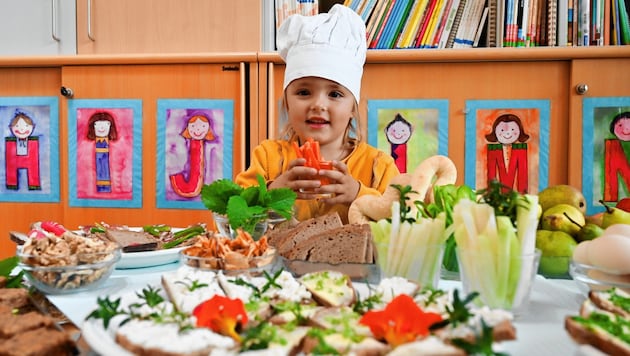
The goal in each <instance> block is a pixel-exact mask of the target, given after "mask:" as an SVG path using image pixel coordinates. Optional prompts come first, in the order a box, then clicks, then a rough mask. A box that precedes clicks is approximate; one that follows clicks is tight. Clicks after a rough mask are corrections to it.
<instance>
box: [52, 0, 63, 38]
mask: <svg viewBox="0 0 630 356" xmlns="http://www.w3.org/2000/svg"><path fill="white" fill-rule="evenodd" d="M52 38H53V40H55V41H57V42H59V41H61V39H60V38H59V34H58V33H57V1H56V0H52Z"/></svg>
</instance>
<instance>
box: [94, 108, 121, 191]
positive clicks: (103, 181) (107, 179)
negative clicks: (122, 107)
mask: <svg viewBox="0 0 630 356" xmlns="http://www.w3.org/2000/svg"><path fill="white" fill-rule="evenodd" d="M87 125H88V133H87V138H88V140H92V141H94V153H95V157H94V166H95V167H94V168H95V170H96V191H97V192H99V193H110V192H111V191H112V179H111V170H110V164H109V146H110V143H113V142H114V141H116V140H117V139H118V131H117V130H116V120H115V119H114V117H113V116H112V114H111V113H109V112H107V111H99V112H95V113H94V114H92V116H90V119H89V120H88V124H87Z"/></svg>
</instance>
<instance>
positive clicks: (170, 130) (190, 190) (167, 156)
mask: <svg viewBox="0 0 630 356" xmlns="http://www.w3.org/2000/svg"><path fill="white" fill-rule="evenodd" d="M233 122H234V102H233V101H232V100H211V99H160V100H158V137H157V141H158V154H157V158H158V162H157V167H158V188H157V189H158V193H157V196H158V198H157V199H158V202H157V205H158V208H185V209H205V206H204V205H203V204H202V203H201V197H200V194H201V188H202V187H203V185H204V184H208V183H211V182H212V181H215V180H217V179H220V178H231V177H232V147H233V144H232V141H233V130H232V127H233Z"/></svg>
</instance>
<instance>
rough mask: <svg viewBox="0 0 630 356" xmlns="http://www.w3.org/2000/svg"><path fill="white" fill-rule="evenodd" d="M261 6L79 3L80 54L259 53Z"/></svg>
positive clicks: (245, 0) (118, 0)
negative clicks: (89, 7)
mask: <svg viewBox="0 0 630 356" xmlns="http://www.w3.org/2000/svg"><path fill="white" fill-rule="evenodd" d="M88 1H89V2H90V4H91V11H89V10H88ZM261 3H262V2H261V1H252V0H213V1H207V0H134V1H128V0H80V1H77V52H78V53H79V54H94V53H101V54H103V53H193V52H195V53H200V52H230V51H258V50H260V48H261V42H262V34H261V32H262V30H261V29H262V25H261V23H262V16H261V13H262V10H261V6H262V5H261ZM88 13H90V15H91V19H89V18H88ZM88 32H90V34H91V36H88ZM90 37H91V38H90Z"/></svg>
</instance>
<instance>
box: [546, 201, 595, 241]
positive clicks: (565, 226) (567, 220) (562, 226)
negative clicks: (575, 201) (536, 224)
mask: <svg viewBox="0 0 630 356" xmlns="http://www.w3.org/2000/svg"><path fill="white" fill-rule="evenodd" d="M585 223H586V222H585V219H584V214H583V213H582V211H580V210H579V209H578V208H576V207H575V206H573V205H569V204H556V205H554V206H552V207H551V208H548V209H547V210H544V211H543V213H542V217H541V218H540V224H541V228H542V229H543V230H550V231H563V232H566V233H567V234H569V235H571V236H573V237H575V236H577V234H578V232H580V229H581V228H582V226H584V224H585Z"/></svg>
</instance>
